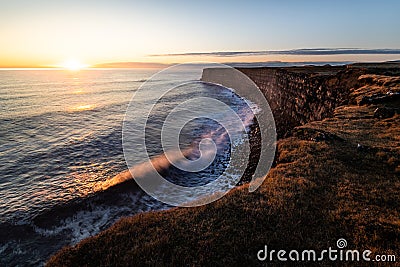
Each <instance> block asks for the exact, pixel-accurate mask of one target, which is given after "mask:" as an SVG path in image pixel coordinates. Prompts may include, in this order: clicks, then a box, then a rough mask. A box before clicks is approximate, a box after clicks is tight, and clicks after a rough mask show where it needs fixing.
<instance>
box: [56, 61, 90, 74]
mask: <svg viewBox="0 0 400 267" xmlns="http://www.w3.org/2000/svg"><path fill="white" fill-rule="evenodd" d="M59 67H61V68H63V69H66V70H71V71H78V70H81V69H85V68H88V67H89V65H87V64H83V63H82V62H80V61H78V60H75V59H70V60H67V61H65V62H63V63H62V64H60V65H59Z"/></svg>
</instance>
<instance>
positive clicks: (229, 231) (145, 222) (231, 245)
mask: <svg viewBox="0 0 400 267" xmlns="http://www.w3.org/2000/svg"><path fill="white" fill-rule="evenodd" d="M239 70H240V71H242V72H243V73H245V74H246V75H247V76H248V77H250V78H251V79H252V80H253V81H254V82H255V83H256V84H257V85H258V86H259V88H260V90H261V91H262V92H263V94H264V96H265V97H266V99H267V100H268V101H269V104H270V107H271V110H272V112H273V114H274V117H275V120H276V125H277V131H278V136H279V140H278V144H277V154H276V160H275V164H274V166H273V168H272V169H271V170H270V172H269V174H268V175H267V177H266V179H265V181H264V183H263V184H262V186H261V187H260V188H259V189H258V190H257V191H255V192H253V193H250V192H249V191H248V184H246V183H244V184H243V185H241V186H238V187H237V188H235V189H234V190H232V191H231V192H230V193H229V194H228V195H226V196H225V197H223V198H222V199H220V200H218V201H216V202H214V203H211V204H209V205H206V206H201V207H197V208H174V209H170V210H167V211H159V212H149V213H143V214H138V215H136V216H133V217H130V218H124V219H121V220H120V221H119V222H117V223H116V224H115V225H113V226H112V227H111V228H109V229H108V230H106V231H103V232H101V233H100V234H99V235H96V236H94V237H91V238H88V239H85V240H83V241H82V242H80V243H79V244H77V245H76V246H73V247H66V248H64V249H62V250H61V251H59V252H58V253H57V254H56V255H54V256H53V257H52V258H51V259H50V260H49V261H48V263H47V265H48V266H66V265H67V266H70V265H86V266H99V265H126V266H128V265H130V266H138V265H140V266H142V265H170V266H182V265H190V266H203V265H245V264H246V265H265V263H266V262H261V261H259V260H258V259H257V252H258V251H259V250H261V249H263V248H264V247H265V246H266V245H267V246H268V248H269V249H274V250H276V251H278V250H280V249H285V250H287V251H289V250H291V249H297V250H304V249H313V250H316V251H322V250H324V249H328V247H336V241H337V240H338V239H340V238H344V239H346V240H347V248H348V249H359V250H360V251H361V250H365V249H369V250H371V251H372V254H371V257H372V256H373V255H376V254H394V255H395V254H396V253H397V254H398V252H399V251H400V227H399V226H400V220H399V218H400V206H399V203H400V194H399V192H400V119H399V118H400V115H399V113H400V112H399V107H400V97H399V96H400V77H399V74H400V68H399V66H398V64H389V65H388V64H355V65H348V66H343V67H331V66H323V67H313V66H310V67H292V68H242V69H239ZM221 71H223V69H222V70H221V69H206V70H204V73H203V77H202V79H203V80H205V81H212V80H213V77H214V76H215V75H221ZM254 142H256V143H257V141H256V140H255V141H254ZM397 257H398V259H400V255H397ZM275 261H276V262H275V263H277V264H279V261H277V260H276V259H275ZM308 263H309V262H308ZM321 264H322V265H331V264H332V262H331V261H328V260H327V259H326V260H325V261H322V262H321ZM357 264H358V266H360V265H361V266H362V265H365V266H367V265H368V262H362V261H361V262H358V263H357Z"/></svg>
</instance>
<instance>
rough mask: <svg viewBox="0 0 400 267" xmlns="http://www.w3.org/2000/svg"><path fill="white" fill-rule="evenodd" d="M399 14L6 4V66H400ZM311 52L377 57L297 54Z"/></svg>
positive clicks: (243, 5) (331, 7) (2, 28)
mask: <svg viewBox="0 0 400 267" xmlns="http://www.w3.org/2000/svg"><path fill="white" fill-rule="evenodd" d="M189 2H190V3H189ZM399 10H400V1H358V0H357V1H341V0H338V1H329V2H328V1H277V0H273V1H252V2H250V1H205V0H203V1H128V0H126V1H123V0H114V1H104V0H98V1H75V0H69V1H50V0H49V1H47V0H42V1H32V0H31V1H20V0H13V1H2V2H1V3H0V36H1V42H0V47H1V49H0V67H42V66H61V65H63V64H66V63H65V62H75V63H71V64H78V65H79V64H81V65H82V66H86V65H95V64H100V63H107V62H161V63H175V62H187V61H193V60H194V61H199V60H202V61H204V60H211V61H218V62H258V61H275V60H280V61H340V60H347V61H381V60H398V59H400V49H399V48H400V30H399V28H400V16H399V14H398V13H399ZM305 48H329V49H336V48H352V49H354V48H357V49H359V48H360V49H368V51H365V52H363V53H355V54H354V53H352V51H345V52H343V53H341V52H340V53H338V52H334V53H333V54H332V53H330V55H326V54H325V53H317V55H310V53H307V52H304V51H300V52H294V53H291V52H290V51H289V52H288V50H292V49H305ZM381 49H393V50H389V51H383V50H381ZM269 51H278V52H273V53H270V52H269ZM220 52H232V53H228V54H221V53H220ZM235 52H248V53H247V54H241V53H235ZM253 52H256V53H253ZM187 53H189V54H187ZM193 53H201V54H193ZM177 54H178V55H177ZM311 54H312V53H311Z"/></svg>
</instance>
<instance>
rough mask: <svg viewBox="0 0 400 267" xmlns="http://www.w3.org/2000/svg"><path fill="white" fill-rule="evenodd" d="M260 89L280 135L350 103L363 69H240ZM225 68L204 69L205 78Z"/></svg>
mask: <svg viewBox="0 0 400 267" xmlns="http://www.w3.org/2000/svg"><path fill="white" fill-rule="evenodd" d="M238 70H239V71H241V72H243V73H244V74H246V75H247V76H248V77H249V78H250V79H251V80H253V81H254V83H255V84H256V85H257V86H258V87H259V88H260V90H261V91H262V93H263V94H264V96H265V98H266V99H267V100H268V103H269V105H270V107H271V110H272V113H273V114H274V118H275V123H276V129H277V134H278V137H284V136H285V135H286V134H287V133H288V132H289V131H290V130H291V129H293V128H294V127H296V126H299V125H303V124H305V123H307V122H309V121H315V120H321V119H324V118H326V117H330V116H332V113H333V110H334V109H335V108H336V107H337V106H339V105H342V104H346V103H347V102H348V97H349V93H350V89H351V88H353V87H354V86H355V85H356V84H357V82H358V81H357V78H358V77H359V76H360V75H361V74H363V72H364V71H363V70H362V69H349V68H346V67H331V66H329V67H328V66H327V67H291V68H239V69H238ZM223 71H224V70H223V69H205V70H204V71H203V76H202V80H203V81H208V82H212V81H213V80H214V78H215V77H217V76H219V75H221V73H222V72H223Z"/></svg>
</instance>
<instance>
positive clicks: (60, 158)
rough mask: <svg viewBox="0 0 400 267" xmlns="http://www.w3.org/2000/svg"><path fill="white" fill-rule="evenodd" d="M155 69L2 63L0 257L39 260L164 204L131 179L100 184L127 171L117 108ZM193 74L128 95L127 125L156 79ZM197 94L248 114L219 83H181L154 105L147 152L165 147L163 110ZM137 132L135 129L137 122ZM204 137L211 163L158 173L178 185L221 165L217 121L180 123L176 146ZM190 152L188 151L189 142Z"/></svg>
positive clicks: (8, 261)
mask: <svg viewBox="0 0 400 267" xmlns="http://www.w3.org/2000/svg"><path fill="white" fill-rule="evenodd" d="M154 73H155V70H144V69H95V70H81V71H65V70H48V69H43V70H33V69H32V70H0V162H1V164H0V265H2V266H15V265H20V266H26V265H28V266H29V265H31V266H38V265H39V266H40V265H43V263H44V262H45V260H46V259H47V258H48V257H49V256H50V255H51V254H53V253H55V252H56V251H57V250H58V249H60V248H61V247H62V246H65V245H71V244H75V243H77V242H79V241H80V240H82V239H83V238H86V237H89V236H92V235H95V234H97V233H99V232H100V231H101V230H104V229H106V228H107V227H109V226H111V225H112V224H113V223H114V222H116V221H117V220H118V219H120V218H121V217H124V216H129V215H134V214H136V213H139V212H144V211H149V210H160V209H166V208H169V206H168V205H166V204H163V203H161V202H159V201H157V200H155V199H153V198H152V197H150V196H149V195H147V194H146V193H145V192H144V191H142V190H141V189H140V188H139V187H138V186H137V185H136V184H135V182H133V181H132V180H130V181H127V182H125V183H121V184H117V185H115V186H112V187H109V188H106V189H105V188H104V187H102V185H103V184H106V183H107V182H108V181H110V180H112V179H114V177H116V176H117V175H118V174H120V173H122V172H124V171H126V170H127V165H126V162H125V158H124V154H123V148H122V141H121V137H122V124H123V121H124V117H125V111H126V109H127V107H128V104H129V101H130V100H131V98H132V96H133V95H134V94H135V91H136V90H137V89H138V88H139V86H141V84H142V83H143V82H144V81H146V80H147V79H148V78H149V77H151V76H152V75H153V74H154ZM200 76H201V73H199V72H198V71H192V70H190V69H187V70H185V71H184V73H183V72H182V71H180V72H177V73H172V74H171V75H170V77H168V79H165V80H157V79H153V80H151V81H150V83H151V85H152V87H151V88H152V90H154V91H151V92H150V93H149V94H148V95H146V96H144V97H142V99H135V101H136V102H137V103H138V108H137V111H135V112H134V114H133V115H132V114H131V117H130V119H131V120H133V125H134V122H135V119H136V118H137V119H140V118H142V116H143V114H142V112H141V108H140V105H143V107H144V106H145V105H146V104H147V103H148V102H149V101H151V100H152V99H154V98H155V97H157V96H158V94H157V91H158V90H159V88H161V87H163V86H170V87H173V86H174V85H177V84H180V83H182V82H186V81H197V80H198V79H199V78H200ZM195 96H199V97H200V96H206V97H212V98H215V99H219V100H221V101H223V102H224V103H227V104H228V105H229V106H230V107H231V108H232V109H234V110H235V111H237V113H238V114H239V116H240V117H241V118H242V120H243V121H246V123H248V124H249V123H250V122H251V120H249V116H250V115H251V114H252V111H251V109H250V110H249V106H248V104H249V103H247V102H246V101H245V100H243V99H241V98H240V97H238V96H237V95H235V94H234V93H233V92H231V91H230V90H228V89H227V88H223V87H220V86H215V85H214V86H212V85H207V84H201V83H189V84H188V85H186V86H184V87H179V88H177V89H176V90H172V91H171V92H169V93H168V94H167V95H165V96H164V97H163V98H162V100H161V101H159V102H158V103H157V105H156V106H155V108H154V109H153V111H152V114H151V116H150V117H149V119H148V128H146V131H147V132H146V146H147V150H148V153H149V155H150V156H157V155H160V154H162V152H163V149H162V147H161V146H160V130H159V128H160V126H161V125H162V122H163V120H165V116H166V114H168V112H169V111H170V109H171V108H172V107H174V106H175V105H177V104H179V103H181V102H183V101H185V100H187V99H191V98H193V97H195ZM251 108H256V107H251ZM224 121H226V122H228V123H229V121H230V118H229V117H228V118H224ZM133 128H134V127H133ZM133 131H135V129H133ZM137 131H138V132H137V134H138V135H139V134H140V131H141V129H137ZM204 136H208V137H210V138H212V139H213V140H214V141H216V143H217V156H216V159H215V160H214V162H213V163H212V165H210V166H209V167H208V168H206V169H204V170H202V171H201V172H197V173H187V172H184V171H181V170H179V169H177V168H175V167H169V168H168V169H167V171H166V172H165V173H164V174H163V175H164V176H165V178H166V179H168V180H169V181H171V182H173V183H176V184H179V185H184V186H196V185H204V184H207V183H209V182H210V181H213V180H214V179H216V178H217V177H218V176H219V175H220V174H221V173H222V172H223V171H224V169H225V168H226V167H227V162H228V160H229V151H230V149H231V146H232V144H233V143H232V142H231V141H230V140H228V139H226V137H225V136H226V133H225V132H224V130H223V129H221V125H220V124H219V123H218V122H216V121H214V120H210V119H205V118H200V119H198V120H193V121H191V122H190V123H188V125H187V126H185V128H183V129H182V136H180V145H181V146H182V147H190V146H193V145H196V144H198V142H199V140H200V139H201V138H202V137H204ZM171 138H172V137H171ZM192 156H193V158H196V151H195V150H194V151H193V155H192ZM138 162H140V159H138ZM100 189H101V190H100Z"/></svg>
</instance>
